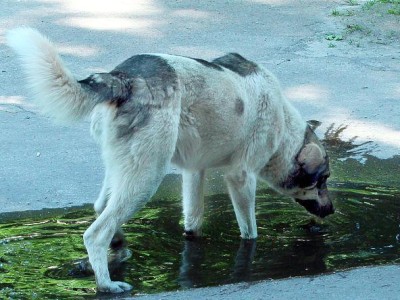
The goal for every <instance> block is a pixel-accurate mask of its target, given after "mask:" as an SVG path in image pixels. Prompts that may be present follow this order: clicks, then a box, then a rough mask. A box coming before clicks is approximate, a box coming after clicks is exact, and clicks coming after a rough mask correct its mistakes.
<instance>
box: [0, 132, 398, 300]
mask: <svg viewBox="0 0 400 300" xmlns="http://www.w3.org/2000/svg"><path fill="white" fill-rule="evenodd" d="M340 128H341V127H338V128H336V129H335V130H333V127H332V128H331V131H330V132H329V131H328V132H327V133H326V135H325V142H326V143H327V146H328V149H329V150H330V151H329V153H330V155H331V157H332V169H333V176H332V177H333V178H332V180H331V181H330V191H331V197H332V198H333V200H334V203H335V206H336V211H337V213H335V214H334V215H332V216H329V217H328V218H326V219H325V220H324V221H323V222H321V221H320V220H316V219H314V218H313V217H311V216H310V215H308V214H307V213H306V212H305V210H304V209H303V208H302V207H300V206H299V205H297V204H296V203H294V202H293V201H292V200H290V199H288V198H284V197H282V196H280V195H277V194H275V193H274V192H271V191H270V190H268V189H265V187H263V186H261V187H260V189H259V190H258V193H257V221H258V231H259V238H258V239H257V242H246V241H241V240H240V238H239V229H238V226H237V223H236V220H235V216H234V212H233V209H232V205H231V204H230V200H229V198H228V196H227V194H226V193H223V192H216V191H214V193H213V194H212V195H211V196H208V197H206V206H207V214H206V222H205V225H204V229H203V231H204V234H205V236H204V237H203V238H202V239H199V240H195V241H185V240H184V239H183V237H182V222H181V205H180V196H179V194H178V193H177V191H176V190H175V188H177V183H178V181H179V180H177V179H176V177H177V175H171V176H169V177H168V178H167V180H170V181H169V182H168V184H164V185H163V186H166V185H167V186H173V189H172V191H173V192H171V189H169V191H170V192H166V191H167V190H161V192H159V193H158V194H157V195H156V197H154V199H153V200H152V201H151V202H150V203H149V204H148V205H147V207H146V208H145V209H143V210H142V211H141V212H140V214H139V215H137V216H136V217H135V218H134V219H132V220H131V221H130V222H129V223H128V224H126V225H125V226H124V231H125V233H126V236H127V240H128V246H129V250H130V252H124V253H122V254H121V257H119V258H118V259H117V260H122V261H123V262H121V263H120V264H112V265H111V267H112V269H113V271H112V277H113V279H115V280H125V281H127V282H129V283H132V284H133V285H134V292H133V294H135V293H140V294H142V293H156V292H162V291H170V290H177V289H186V288H192V287H204V286H213V285H220V284H225V283H233V282H240V281H256V280H261V279H270V278H273V279H278V278H287V277H291V276H301V275H316V274H322V273H327V272H334V271H338V270H343V269H348V268H351V267H357V266H365V265H379V264H388V263H400V185H399V182H400V181H399V178H398V177H399V176H400V175H399V174H400V172H399V171H400V170H399V168H400V158H399V157H393V158H391V159H388V160H379V159H377V158H374V157H372V156H369V155H368V150H365V149H367V148H368V147H366V146H368V144H364V145H361V147H360V145H356V143H355V141H354V140H351V141H348V142H343V141H340V139H339V137H340V131H339V133H338V129H340ZM359 156H362V158H363V159H362V160H361V161H362V162H360V159H359ZM349 157H354V158H349ZM357 157H358V158H357ZM218 180H219V178H218V177H217V176H215V178H213V179H212V180H210V183H211V184H210V185H211V187H213V186H218V185H219V183H218ZM173 183H174V184H173ZM93 220H94V215H93V212H92V209H91V208H89V207H83V208H74V209H68V210H66V209H62V210H48V211H42V212H34V213H31V214H28V213H26V214H24V215H19V216H18V215H17V214H4V215H0V298H1V299H4V298H5V299H91V298H95V297H96V296H95V284H94V278H93V276H92V275H91V274H90V272H87V266H86V265H85V261H84V260H83V261H82V259H84V258H85V257H86V251H85V249H84V246H83V242H82V234H83V232H84V230H85V229H86V228H87V227H88V225H89V224H90V223H91V222H92V221H93ZM97 297H99V295H97ZM102 298H104V297H102ZM111 298H112V297H110V299H111ZM104 299H107V298H104Z"/></svg>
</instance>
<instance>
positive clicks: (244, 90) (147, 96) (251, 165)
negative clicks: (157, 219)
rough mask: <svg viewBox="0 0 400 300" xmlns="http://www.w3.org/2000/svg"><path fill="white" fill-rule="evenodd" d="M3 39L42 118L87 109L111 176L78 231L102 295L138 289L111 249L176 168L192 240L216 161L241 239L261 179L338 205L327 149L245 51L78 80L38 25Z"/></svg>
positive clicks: (305, 200) (165, 59) (153, 59)
mask: <svg viewBox="0 0 400 300" xmlns="http://www.w3.org/2000/svg"><path fill="white" fill-rule="evenodd" d="M7 39H8V44H9V45H10V46H11V47H12V48H13V49H14V50H15V51H16V52H17V53H18V54H19V56H20V58H21V59H22V62H23V67H24V70H25V72H26V75H27V80H28V83H29V88H30V90H32V91H33V93H34V99H35V100H36V102H37V104H38V106H39V107H40V108H41V109H42V111H43V112H44V113H45V114H47V115H49V116H51V117H54V118H55V119H57V120H60V121H71V120H79V119H82V118H83V117H85V116H87V115H91V118H92V122H91V132H92V135H93V136H94V138H95V139H96V140H97V141H98V143H99V144H100V145H101V149H102V155H103V160H104V164H105V178H104V183H103V187H102V190H101V192H100V195H99V197H98V199H97V200H96V202H95V204H94V209H95V211H96V213H97V214H98V217H97V219H96V221H94V222H93V224H92V225H91V226H90V227H89V228H88V229H87V231H86V232H85V233H84V236H83V238H84V243H85V246H86V248H87V252H88V254H89V261H90V263H91V265H92V267H93V270H94V273H95V276H96V282H97V287H98V290H100V291H106V292H113V293H118V292H123V291H126V290H130V289H131V286H130V285H129V284H127V283H124V282H117V281H111V279H110V275H109V271H108V267H107V250H108V247H109V245H110V244H111V245H117V244H118V243H119V242H121V240H122V239H123V237H122V233H121V231H120V226H121V225H122V224H123V223H124V222H126V221H127V220H128V219H129V218H130V217H131V216H132V215H134V214H135V213H136V212H137V211H138V210H139V209H141V208H142V207H143V206H144V205H145V204H146V202H147V201H148V200H149V199H150V198H151V196H152V195H153V194H154V193H155V191H156V190H157V188H158V186H159V184H160V183H161V181H162V179H163V177H164V176H165V174H166V172H167V170H168V166H169V164H170V163H172V164H175V165H177V166H178V167H179V168H180V169H181V170H182V178H183V188H182V193H183V215H184V226H185V228H184V230H185V233H186V235H188V236H198V235H200V234H201V226H202V223H203V214H204V200H203V186H204V176H205V170H206V169H208V168H214V167H224V169H225V180H226V184H227V186H228V190H229V194H230V197H231V199H232V203H233V207H234V210H235V213H236V218H237V221H238V223H239V228H240V234H241V237H242V238H243V239H254V238H256V237H257V226H256V217H255V193H256V181H257V178H261V179H263V180H265V181H266V182H267V183H268V184H269V185H270V186H271V187H272V188H273V189H275V190H277V191H278V192H280V193H282V194H284V195H287V196H290V197H292V198H293V199H295V200H296V201H297V202H298V203H300V204H301V205H303V206H304V207H305V208H306V209H307V210H308V211H309V212H311V213H313V214H315V215H317V216H319V217H325V216H326V215H329V214H331V213H333V212H334V209H333V205H332V202H331V201H330V199H329V198H328V191H327V186H326V180H327V178H328V177H329V161H328V156H327V154H326V152H325V150H324V148H323V147H322V146H321V144H320V142H319V141H318V139H317V137H316V135H315V134H314V132H313V128H312V125H309V124H307V123H306V122H305V121H303V120H302V118H301V117H300V115H299V113H298V112H297V111H296V110H295V109H294V108H293V107H292V105H291V104H290V103H289V102H288V101H287V100H286V99H285V98H284V97H283V95H282V92H281V89H280V86H279V83H278V81H277V79H276V78H275V77H274V76H273V75H272V74H271V73H270V72H268V71H267V70H265V69H264V68H262V67H261V66H259V65H257V64H255V63H254V62H251V61H249V60H247V59H245V58H243V57H242V56H240V55H239V54H235V53H231V54H228V55H225V56H222V57H219V58H217V59H215V60H213V61H212V62H208V61H205V60H202V59H194V58H188V57H182V56H174V55H166V54H141V55H135V56H133V57H131V58H129V59H127V60H126V61H124V62H122V63H121V64H120V65H118V66H117V67H116V68H115V69H114V70H112V71H111V72H109V73H97V74H93V75H91V76H89V77H88V78H86V79H84V80H81V81H77V80H76V79H75V78H74V77H73V75H72V74H71V73H70V71H69V70H67V69H66V68H65V66H64V65H63V62H62V61H61V59H60V57H59V55H58V54H57V51H56V49H55V47H54V46H53V45H52V43H51V42H50V41H49V40H48V39H47V38H46V37H44V36H42V35H41V34H40V33H39V32H37V31H36V30H34V29H30V28H17V29H14V30H11V31H10V32H9V33H8V36H7Z"/></svg>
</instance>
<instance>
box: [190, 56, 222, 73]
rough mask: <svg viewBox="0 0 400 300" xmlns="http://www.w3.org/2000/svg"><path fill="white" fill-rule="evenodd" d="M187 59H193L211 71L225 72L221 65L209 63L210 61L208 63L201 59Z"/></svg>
mask: <svg viewBox="0 0 400 300" xmlns="http://www.w3.org/2000/svg"><path fill="white" fill-rule="evenodd" d="M187 58H190V59H193V60H195V61H197V62H198V63H200V64H202V65H203V66H205V67H207V68H211V69H214V70H217V71H223V70H224V69H222V68H221V67H220V66H219V65H217V64H214V63H212V62H209V61H206V60H204V59H201V58H193V57H187Z"/></svg>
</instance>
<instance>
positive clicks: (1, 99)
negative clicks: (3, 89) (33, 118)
mask: <svg viewBox="0 0 400 300" xmlns="http://www.w3.org/2000/svg"><path fill="white" fill-rule="evenodd" d="M2 104H6V105H24V104H25V101H24V98H23V97H21V96H0V105H2Z"/></svg>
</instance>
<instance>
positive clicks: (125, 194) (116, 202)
mask: <svg viewBox="0 0 400 300" xmlns="http://www.w3.org/2000/svg"><path fill="white" fill-rule="evenodd" d="M171 111H172V110H170V111H168V109H165V110H163V108H154V109H153V108H152V111H151V113H152V115H151V116H152V117H151V119H149V120H148V122H147V123H145V124H141V125H142V126H141V127H136V128H134V129H131V130H130V131H128V130H127V128H124V127H123V124H124V123H122V122H120V121H119V120H118V119H112V121H111V122H120V123H117V124H114V123H110V125H109V126H110V128H111V129H110V131H109V136H108V138H109V140H107V142H106V143H104V145H105V146H104V147H103V157H104V160H105V165H106V167H107V168H108V169H107V170H108V172H109V182H110V191H111V194H110V198H109V199H108V202H107V205H106V207H105V208H104V210H103V212H102V213H101V214H100V215H99V216H98V218H97V219H96V220H95V221H94V222H93V224H92V225H91V226H90V227H89V228H88V229H87V230H86V232H85V233H84V242H85V246H86V249H87V252H88V254H89V261H90V263H91V265H92V268H93V271H94V273H95V277H96V282H97V287H98V290H100V291H105V292H112V293H120V292H123V291H126V290H130V289H131V288H132V287H131V286H130V285H129V284H127V283H124V282H114V281H111V278H110V274H109V271H108V267H107V249H108V245H109V244H110V243H111V241H112V238H113V236H114V235H115V234H116V232H117V231H118V229H119V228H120V226H121V225H122V224H123V223H125V222H126V221H127V220H128V219H129V218H130V217H131V216H132V215H134V214H135V213H136V212H137V211H138V210H140V209H141V208H142V207H143V206H144V205H145V204H146V203H147V201H148V200H149V199H150V198H151V196H152V195H153V194H154V193H155V192H156V190H157V188H158V186H159V184H160V183H161V181H162V179H163V178H164V175H165V174H166V172H167V169H168V164H169V163H170V161H171V158H172V155H173V153H174V151H175V146H176V140H177V136H178V120H179V119H178V118H177V116H179V114H178V113H176V112H173V111H172V112H171ZM130 124H131V123H130ZM117 125H119V126H117ZM111 134H114V135H113V136H111ZM123 134H125V135H123Z"/></svg>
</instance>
